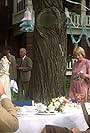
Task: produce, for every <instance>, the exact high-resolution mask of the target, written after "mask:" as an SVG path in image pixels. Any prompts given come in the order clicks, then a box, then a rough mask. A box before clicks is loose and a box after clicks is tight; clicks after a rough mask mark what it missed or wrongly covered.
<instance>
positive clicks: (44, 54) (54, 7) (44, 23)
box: [30, 0, 67, 103]
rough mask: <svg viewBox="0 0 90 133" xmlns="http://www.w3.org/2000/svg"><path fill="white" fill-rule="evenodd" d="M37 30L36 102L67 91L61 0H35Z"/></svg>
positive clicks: (64, 23)
mask: <svg viewBox="0 0 90 133" xmlns="http://www.w3.org/2000/svg"><path fill="white" fill-rule="evenodd" d="M33 7H34V10H35V20H36V23H35V30H34V37H33V69H32V77H31V83H30V85H31V87H30V90H32V91H30V96H31V97H32V98H33V99H34V100H35V101H36V102H44V103H46V102H47V101H50V100H51V98H53V97H57V96H61V95H64V94H65V93H64V87H63V83H64V78H65V72H66V55H67V47H66V18H65V14H64V10H63V5H62V0H38V1H37V0H33Z"/></svg>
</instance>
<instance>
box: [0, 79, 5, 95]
mask: <svg viewBox="0 0 90 133" xmlns="http://www.w3.org/2000/svg"><path fill="white" fill-rule="evenodd" d="M3 94H5V91H4V88H3V85H2V83H1V82H0V96H2V95H3Z"/></svg>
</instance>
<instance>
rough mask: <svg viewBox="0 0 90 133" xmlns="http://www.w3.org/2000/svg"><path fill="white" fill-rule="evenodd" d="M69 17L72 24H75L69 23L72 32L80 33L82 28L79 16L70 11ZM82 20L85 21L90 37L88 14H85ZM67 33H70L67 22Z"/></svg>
mask: <svg viewBox="0 0 90 133" xmlns="http://www.w3.org/2000/svg"><path fill="white" fill-rule="evenodd" d="M70 17H71V20H72V22H73V24H74V25H75V26H73V24H72V25H71V29H72V33H73V34H76V35H80V34H81V30H82V22H81V16H80V15H79V14H75V13H72V14H71V15H70ZM84 21H85V26H86V30H87V34H88V36H89V37H90V15H86V18H85V19H84ZM67 34H70V30H69V26H68V23H67Z"/></svg>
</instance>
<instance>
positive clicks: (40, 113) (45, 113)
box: [35, 112, 56, 115]
mask: <svg viewBox="0 0 90 133" xmlns="http://www.w3.org/2000/svg"><path fill="white" fill-rule="evenodd" d="M35 115H56V112H37V113H35Z"/></svg>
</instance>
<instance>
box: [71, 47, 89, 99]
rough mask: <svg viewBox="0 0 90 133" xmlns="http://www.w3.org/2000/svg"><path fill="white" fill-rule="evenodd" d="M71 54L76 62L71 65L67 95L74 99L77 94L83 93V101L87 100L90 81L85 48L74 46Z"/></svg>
mask: <svg viewBox="0 0 90 133" xmlns="http://www.w3.org/2000/svg"><path fill="white" fill-rule="evenodd" d="M73 56H74V58H75V59H76V62H75V63H74V64H73V67H72V77H71V84H70V92H69V97H70V98H71V99H73V100H76V99H77V95H78V96H81V95H83V96H84V97H85V101H87V100H88V90H89V81H90V61H89V60H88V59H86V58H85V56H86V55H85V50H84V49H83V48H82V47H75V48H74V50H73Z"/></svg>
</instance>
